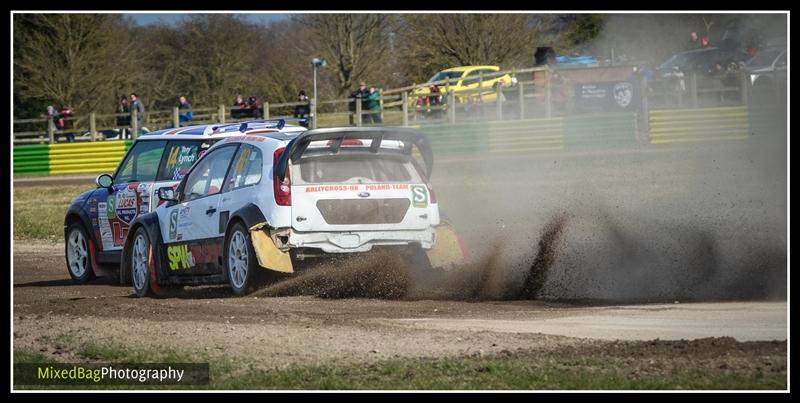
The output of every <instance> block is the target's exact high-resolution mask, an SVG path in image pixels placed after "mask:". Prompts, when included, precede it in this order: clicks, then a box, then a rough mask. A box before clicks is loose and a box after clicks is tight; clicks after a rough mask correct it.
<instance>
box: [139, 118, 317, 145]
mask: <svg viewBox="0 0 800 403" xmlns="http://www.w3.org/2000/svg"><path fill="white" fill-rule="evenodd" d="M304 131H306V128H305V127H303V126H296V125H287V124H286V119H267V120H250V121H245V122H237V123H212V124H205V125H195V126H186V127H179V128H170V129H163V130H157V131H152V132H149V133H145V134H142V135H141V136H139V140H163V139H165V138H167V137H168V138H169V139H197V138H198V137H203V138H220V137H223V138H224V137H230V136H241V135H266V136H269V137H274V138H276V139H280V140H284V139H291V138H293V137H294V136H296V135H297V134H299V133H302V132H304Z"/></svg>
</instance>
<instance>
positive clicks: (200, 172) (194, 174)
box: [182, 145, 237, 202]
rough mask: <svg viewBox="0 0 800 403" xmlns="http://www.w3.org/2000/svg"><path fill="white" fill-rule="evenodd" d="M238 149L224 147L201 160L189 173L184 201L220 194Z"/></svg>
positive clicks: (233, 146) (235, 146)
mask: <svg viewBox="0 0 800 403" xmlns="http://www.w3.org/2000/svg"><path fill="white" fill-rule="evenodd" d="M236 149H237V145H232V146H224V147H221V148H218V149H216V150H214V151H212V152H211V154H209V155H208V156H207V157H206V158H203V159H201V160H200V162H198V163H197V165H196V166H195V167H194V169H192V170H191V171H190V172H189V176H188V178H187V179H186V185H185V186H184V192H183V194H184V196H183V200H182V201H183V202H187V201H191V200H195V199H199V198H201V197H205V196H210V195H213V194H217V193H219V192H220V190H221V189H222V184H223V181H224V180H225V175H226V174H227V173H228V167H229V166H230V164H231V160H232V159H233V154H234V153H235V152H236Z"/></svg>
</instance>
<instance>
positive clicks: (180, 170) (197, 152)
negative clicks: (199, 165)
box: [157, 140, 212, 181]
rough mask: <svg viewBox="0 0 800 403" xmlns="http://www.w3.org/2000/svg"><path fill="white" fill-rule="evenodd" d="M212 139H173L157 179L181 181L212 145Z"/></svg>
mask: <svg viewBox="0 0 800 403" xmlns="http://www.w3.org/2000/svg"><path fill="white" fill-rule="evenodd" d="M211 144H212V143H211V141H207V140H206V141H197V140H173V141H170V142H169V144H168V145H167V151H166V152H165V155H166V158H164V160H163V161H162V163H161V168H159V170H158V177H157V180H159V181H179V180H181V179H183V177H184V175H186V173H187V172H189V169H190V168H191V167H192V165H193V164H194V163H195V161H197V160H198V159H200V157H201V156H202V155H203V152H205V150H207V149H208V147H210V146H211Z"/></svg>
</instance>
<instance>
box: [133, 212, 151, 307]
mask: <svg viewBox="0 0 800 403" xmlns="http://www.w3.org/2000/svg"><path fill="white" fill-rule="evenodd" d="M149 258H150V238H148V236H147V231H145V230H144V228H141V227H140V228H139V229H138V230H136V234H135V235H134V238H133V247H132V248H131V254H130V259H131V262H130V263H131V277H132V280H133V290H134V291H135V292H136V296H137V297H146V296H150V295H152V294H153V291H152V289H151V288H150V264H149Z"/></svg>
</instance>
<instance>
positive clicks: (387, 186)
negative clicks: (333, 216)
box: [305, 183, 409, 193]
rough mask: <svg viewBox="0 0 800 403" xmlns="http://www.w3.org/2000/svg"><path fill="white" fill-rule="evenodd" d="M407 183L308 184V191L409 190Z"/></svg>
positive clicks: (306, 190)
mask: <svg viewBox="0 0 800 403" xmlns="http://www.w3.org/2000/svg"><path fill="white" fill-rule="evenodd" d="M408 188H409V185H408V184H407V183H383V184H370V185H328V186H306V189H305V192H306V193H315V192H362V191H367V192H370V191H376V190H407V189H408Z"/></svg>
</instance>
